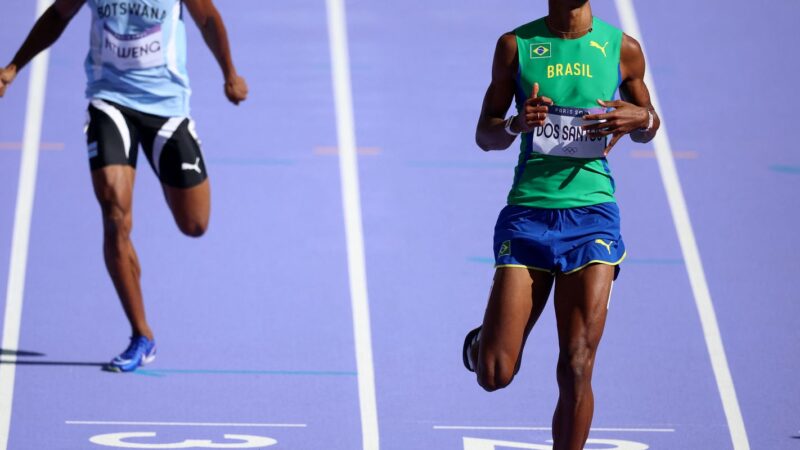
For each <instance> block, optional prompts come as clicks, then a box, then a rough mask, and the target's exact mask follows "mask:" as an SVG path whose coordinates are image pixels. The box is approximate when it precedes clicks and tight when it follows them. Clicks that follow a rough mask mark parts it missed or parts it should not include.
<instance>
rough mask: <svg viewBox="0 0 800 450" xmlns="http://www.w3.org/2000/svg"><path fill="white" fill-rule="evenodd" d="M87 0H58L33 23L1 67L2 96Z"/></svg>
mask: <svg viewBox="0 0 800 450" xmlns="http://www.w3.org/2000/svg"><path fill="white" fill-rule="evenodd" d="M85 2H86V0H56V1H55V3H54V4H53V5H51V6H50V7H49V8H47V10H46V11H45V12H44V14H42V16H41V17H39V19H38V20H37V21H36V24H34V25H33V28H32V29H31V32H30V33H28V37H27V38H26V39H25V42H23V43H22V46H21V47H20V48H19V50H18V51H17V54H16V55H14V59H13V60H11V63H10V64H8V65H7V66H6V67H4V68H2V69H0V97H2V96H3V95H4V94H5V93H6V89H8V85H10V84H11V82H12V81H14V78H16V76H17V72H19V71H20V70H22V68H23V67H25V65H27V64H28V63H29V62H30V61H31V60H32V59H33V58H34V57H35V56H36V55H38V54H39V52H41V51H43V50H45V49H47V48H48V47H50V46H51V45H53V43H54V42H56V41H57V40H58V38H59V36H61V33H62V32H63V31H64V29H65V28H67V25H68V24H69V22H70V20H72V18H73V17H74V16H75V14H76V13H77V12H78V10H79V9H81V6H83V4H84V3H85Z"/></svg>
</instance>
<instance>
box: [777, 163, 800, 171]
mask: <svg viewBox="0 0 800 450" xmlns="http://www.w3.org/2000/svg"><path fill="white" fill-rule="evenodd" d="M769 170H771V171H773V172H781V173H800V166H787V165H781V164H773V165H771V166H769Z"/></svg>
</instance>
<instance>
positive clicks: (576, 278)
mask: <svg viewBox="0 0 800 450" xmlns="http://www.w3.org/2000/svg"><path fill="white" fill-rule="evenodd" d="M614 272H615V267H614V266H610V265H606V264H590V265H588V266H586V267H584V268H583V269H580V270H578V271H576V272H572V273H569V274H563V273H562V274H558V275H557V277H556V289H555V299H554V303H555V310H556V323H557V326H558V341H559V348H560V350H561V352H562V356H564V355H565V352H566V354H570V355H572V354H576V353H579V352H586V351H589V352H591V353H593V352H594V351H595V350H596V349H597V346H598V345H599V343H600V338H601V337H602V335H603V329H604V328H605V323H606V315H607V312H608V300H609V296H610V294H611V283H612V282H613V280H614Z"/></svg>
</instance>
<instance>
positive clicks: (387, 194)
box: [0, 0, 800, 450]
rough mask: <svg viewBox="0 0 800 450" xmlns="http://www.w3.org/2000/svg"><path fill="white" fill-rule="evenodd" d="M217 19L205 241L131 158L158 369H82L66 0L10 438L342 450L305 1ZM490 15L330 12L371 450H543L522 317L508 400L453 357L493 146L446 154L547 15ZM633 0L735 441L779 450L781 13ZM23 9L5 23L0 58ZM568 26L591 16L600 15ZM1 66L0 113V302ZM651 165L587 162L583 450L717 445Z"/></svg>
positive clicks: (549, 390)
mask: <svg viewBox="0 0 800 450" xmlns="http://www.w3.org/2000/svg"><path fill="white" fill-rule="evenodd" d="M218 3H219V5H218V6H219V8H220V10H221V12H222V14H223V16H224V18H225V20H226V23H227V25H228V30H229V34H230V36H231V41H232V44H233V48H234V57H235V60H236V62H237V66H238V68H239V72H240V73H241V74H242V75H244V76H245V77H246V78H247V80H248V83H249V85H250V90H251V96H250V98H249V99H248V100H247V101H246V102H245V103H244V104H243V105H242V106H240V107H239V108H234V107H232V106H230V105H229V104H227V102H226V101H225V99H224V96H223V94H222V78H221V75H220V74H219V70H218V69H217V67H216V65H215V63H214V61H213V58H212V57H211V55H210V53H209V52H208V50H207V49H206V48H205V47H204V45H203V43H202V39H201V38H200V36H199V34H198V33H197V32H196V29H195V28H194V27H193V26H191V27H189V29H190V36H189V41H190V54H189V72H190V75H191V77H192V87H193V91H194V94H193V99H192V105H193V110H192V111H193V113H192V114H193V116H194V118H195V120H196V121H197V122H198V131H199V133H200V136H201V138H202V140H203V145H204V153H205V156H206V158H207V164H208V167H209V172H210V174H211V183H212V204H213V206H212V219H211V226H210V229H209V233H208V234H207V235H206V236H204V237H203V238H202V239H199V240H192V239H189V238H185V237H183V236H181V235H180V233H179V232H178V230H177V228H176V227H175V226H174V224H173V222H172V218H171V217H170V215H169V211H168V209H167V207H166V205H165V204H164V201H163V198H162V195H161V192H160V187H159V186H158V184H157V182H156V181H155V177H154V176H153V174H152V173H151V171H150V169H149V167H147V165H146V164H141V165H140V169H141V170H139V171H138V178H137V186H136V191H135V201H134V205H135V207H134V243H135V245H136V248H137V251H138V253H139V257H140V259H141V264H142V269H143V291H144V294H145V301H146V304H147V307H148V313H149V317H150V320H151V323H152V325H153V327H154V329H155V330H156V334H157V340H158V342H159V356H158V359H157V360H156V362H155V363H154V364H153V365H152V366H148V368H147V370H141V371H139V372H137V373H135V374H131V375H116V374H109V373H106V372H102V371H100V370H99V366H100V364H102V363H104V362H106V361H107V360H109V359H110V358H111V357H112V356H113V355H114V354H115V353H118V352H119V351H121V350H122V349H123V347H124V346H125V344H126V342H127V336H128V328H127V324H126V322H125V320H124V317H123V315H122V312H121V308H120V307H119V305H118V301H117V300H116V295H115V293H114V290H113V287H112V285H111V283H110V280H109V279H108V276H107V274H106V271H105V267H104V266H103V262H102V254H101V243H102V234H101V223H100V214H99V208H98V207H97V205H96V203H95V200H94V198H93V193H92V190H91V184H90V180H89V174H88V164H87V162H86V159H85V158H86V156H85V155H86V154H85V144H84V136H83V134H82V133H81V129H82V126H83V122H84V110H85V107H86V100H85V99H84V98H83V84H84V79H83V69H82V60H83V58H84V56H85V50H86V46H87V43H88V36H87V34H88V12H87V11H86V10H84V11H82V12H81V13H80V14H79V15H78V16H77V17H76V19H75V20H74V21H73V23H72V24H71V25H70V27H69V28H68V29H67V31H66V32H65V33H64V35H63V36H62V38H61V39H60V41H59V42H58V44H57V45H56V46H55V47H54V48H53V49H52V51H51V54H50V68H49V71H48V83H47V89H46V105H45V114H44V117H43V124H44V125H43V130H42V137H41V141H42V151H41V153H40V160H39V167H38V173H37V185H36V196H35V206H34V212H33V219H32V223H31V240H30V245H29V259H28V264H27V282H26V285H25V291H24V294H25V295H24V307H23V316H22V322H21V336H20V345H19V350H20V351H23V352H30V353H28V354H25V353H23V354H22V355H21V356H20V357H19V361H18V362H17V363H16V382H15V386H14V403H13V410H12V421H11V432H10V439H9V447H8V448H9V449H13V450H26V449H67V450H71V449H87V448H104V447H103V446H101V445H99V444H97V443H92V442H90V438H92V437H93V436H98V435H107V434H112V433H133V432H155V433H157V436H156V437H137V438H133V437H131V438H130V439H129V442H140V443H142V445H139V446H132V447H128V448H179V447H175V446H173V447H147V446H146V445H144V443H148V444H156V443H162V444H163V443H180V442H183V441H186V440H188V439H206V440H214V441H216V442H223V441H225V440H224V439H223V435H224V434H238V435H250V436H262V437H270V438H273V439H274V440H276V441H277V443H276V444H274V445H271V446H270V447H269V448H275V449H295V450H354V449H358V448H361V445H362V444H361V442H362V441H361V439H362V438H361V434H362V430H361V418H360V410H359V389H358V375H359V374H358V370H357V367H356V357H355V351H354V345H355V343H354V337H353V328H354V323H353V318H352V312H351V303H350V290H349V286H348V267H347V248H346V242H345V230H344V225H343V210H342V200H341V195H340V178H339V161H338V157H337V156H336V154H335V151H331V149H332V148H333V147H335V146H336V145H337V135H336V115H335V109H334V107H335V105H334V98H333V91H332V88H331V70H332V62H331V57H330V52H329V42H328V22H327V18H326V9H325V2H323V1H322V0H314V1H312V0H295V1H291V2H280V3H276V2H264V1H259V0H240V1H237V2H218ZM504 5H505V7H506V8H507V9H506V10H505V11H498V10H497V9H498V7H497V5H489V4H487V3H486V2H480V1H476V0H468V1H454V0H442V1H439V2H430V1H421V0H404V1H402V2H367V1H361V0H353V1H348V2H347V15H348V23H347V25H348V33H349V46H350V60H351V61H350V62H351V65H350V67H351V77H352V85H353V100H354V106H355V125H356V135H357V141H358V144H359V147H360V148H361V151H360V153H359V154H360V156H359V165H360V178H361V180H360V182H361V207H362V214H363V225H364V240H365V246H366V255H365V256H366V267H367V280H368V287H369V302H370V303H369V305H370V312H371V328H372V341H371V345H372V348H373V351H374V369H375V383H376V389H377V414H378V423H379V432H380V439H381V448H382V449H386V450H392V449H396V450H409V449H411V450H429V449H430V450H449V449H463V450H488V449H491V448H496V449H497V450H501V449H507V448H508V449H510V448H529V449H544V448H546V444H547V440H548V439H549V434H550V433H549V431H548V430H547V429H546V427H547V426H548V425H549V423H550V417H551V414H552V409H553V406H554V404H555V400H556V395H557V392H556V384H555V362H556V356H557V354H556V351H557V345H556V336H555V327H554V320H553V312H552V309H551V308H548V309H547V310H546V312H545V314H544V315H543V318H542V319H541V320H540V323H539V324H538V325H537V328H536V329H535V330H534V331H533V333H532V334H531V337H530V339H529V341H528V345H527V347H526V352H525V357H524V360H523V363H522V371H521V372H520V375H519V376H518V377H517V378H516V380H515V381H514V383H513V384H512V385H511V386H510V387H509V388H507V389H505V390H503V391H500V392H497V393H493V394H487V393H485V392H483V391H482V390H481V389H480V388H479V387H478V386H477V384H476V383H475V379H474V375H472V374H469V373H467V372H466V371H465V370H464V369H463V367H462V366H461V361H460V357H461V356H460V347H461V343H462V339H463V336H464V333H465V332H466V331H467V330H469V329H470V328H472V327H474V326H475V325H476V324H477V323H478V322H479V321H480V319H481V317H482V314H483V308H484V306H485V300H486V296H487V294H488V290H489V284H490V280H491V276H492V273H493V269H492V259H491V257H492V254H491V248H492V241H491V235H492V227H493V225H494V221H495V219H496V216H497V213H498V212H499V210H500V208H501V207H502V205H503V202H504V200H505V194H506V192H507V189H508V186H509V185H510V182H511V178H512V173H513V172H512V171H513V166H514V164H515V161H516V156H517V155H516V150H515V148H516V147H512V149H511V150H509V151H507V152H498V153H492V154H485V153H483V152H481V151H480V150H478V149H477V147H476V146H475V144H474V141H473V130H474V126H475V121H476V119H477V116H478V112H479V108H480V103H481V100H482V97H483V94H484V91H485V88H486V86H487V84H488V81H489V75H490V63H491V58H492V52H493V50H494V45H495V42H496V40H497V38H498V37H499V36H500V34H501V33H502V32H504V31H507V30H510V29H512V28H513V27H514V26H516V25H519V24H520V23H523V22H525V21H528V20H532V19H534V18H537V17H540V16H542V15H544V14H545V13H546V2H544V1H543V0H542V1H539V2H526V1H522V0H513V1H511V2H510V3H509V2H506V3H504ZM636 7H637V12H638V17H639V21H640V24H641V27H642V32H643V39H644V43H645V45H646V48H647V51H648V56H649V59H650V64H651V65H650V67H649V68H648V69H649V70H650V71H651V72H652V74H653V76H654V77H655V81H656V83H657V89H658V93H659V97H660V99H661V102H662V111H660V113H661V115H662V117H663V118H664V119H665V121H666V123H667V125H668V126H669V131H670V140H671V143H672V146H673V149H674V151H675V155H676V158H677V159H676V162H677V166H678V171H679V174H680V179H681V182H682V185H683V190H684V195H685V197H686V200H687V203H688V208H689V213H690V214H691V219H692V225H693V227H694V231H695V233H696V237H697V241H698V247H699V251H700V254H701V256H702V258H703V262H704V267H705V274H706V277H707V279H708V284H709V287H710V291H711V296H712V299H713V301H714V306H715V308H716V312H717V318H718V320H719V327H720V331H721V335H722V339H723V342H724V345H725V350H726V353H727V357H728V362H729V365H730V370H731V374H732V377H733V381H734V384H735V387H736V393H737V396H738V400H739V404H740V406H741V411H742V415H743V418H744V422H745V426H746V429H747V433H748V436H749V441H750V446H751V448H753V449H754V450H761V449H768V450H773V449H777V450H782V449H800V439H798V437H797V435H798V434H800V431H798V430H800V384H798V383H797V382H796V380H797V373H798V370H800V359H798V357H797V355H798V348H800V327H798V326H797V317H800V303H798V301H797V299H798V295H797V294H796V292H798V290H799V289H800V277H798V274H800V263H798V262H797V261H798V260H797V255H798V254H800V241H798V240H796V239H794V238H793V236H794V234H795V228H796V226H795V222H794V220H797V218H798V212H797V211H798V206H800V205H798V203H797V200H795V199H794V194H795V193H796V192H798V190H799V189H800V156H798V153H797V151H796V149H795V148H794V145H787V143H792V142H793V141H794V136H793V134H792V130H793V122H794V121H795V114H794V106H795V105H796V104H797V103H798V101H800V98H798V94H797V90H796V88H795V85H796V82H795V78H796V74H797V73H800V62H798V60H797V58H795V57H793V56H791V52H790V51H787V50H786V49H794V48H795V47H796V46H797V44H800V39H799V38H798V37H797V34H796V32H795V30H794V28H793V27H794V25H795V22H796V19H797V17H798V16H800V6H798V4H797V3H796V2H793V1H789V0H782V1H774V2H768V3H767V4H766V5H765V4H758V6H756V3H753V2H745V1H742V0H737V1H734V2H705V3H703V2H688V1H685V0H679V1H674V2H645V1H641V0H640V1H638V2H637V3H636ZM33 9H34V8H33V5H32V4H31V5H29V4H28V3H24V2H17V3H16V4H14V5H13V6H8V5H6V6H5V9H4V13H3V16H2V18H0V58H6V59H8V58H10V56H11V55H12V54H13V52H14V51H15V50H16V48H17V46H18V45H19V43H20V42H21V40H22V39H23V37H24V36H25V34H26V33H27V31H28V30H29V28H30V26H31V25H32V23H33V20H34V11H33ZM520 11H525V12H524V14H521V13H520ZM720 11H724V12H721V13H720ZM594 13H595V14H596V15H597V16H599V17H601V18H603V19H605V20H607V21H609V22H611V23H614V24H619V19H618V12H617V11H616V9H614V4H613V2H596V4H595V5H594ZM712 18H715V19H713V20H712ZM28 75H29V73H28V71H26V72H23V74H22V75H21V76H20V77H19V78H18V80H17V81H16V82H15V84H14V85H13V86H12V87H11V89H10V90H9V92H8V94H7V96H6V97H5V98H3V99H2V100H0V211H3V212H2V213H0V288H2V290H0V292H2V293H3V294H4V293H5V292H6V289H5V288H6V283H7V276H6V274H7V273H8V269H9V258H8V256H7V255H9V253H10V248H11V234H12V228H13V221H14V208H15V199H16V192H17V180H18V176H19V162H20V151H19V142H20V141H21V140H22V130H23V128H24V123H25V114H24V112H25V110H26V95H27V85H28ZM652 150H653V147H652V145H644V146H634V145H633V144H631V143H630V142H629V141H628V140H627V139H625V140H623V143H622V144H621V145H620V146H618V147H617V148H616V149H615V150H614V152H613V153H612V156H611V157H610V160H611V165H612V169H613V171H614V174H615V177H616V181H617V186H618V192H617V194H618V200H619V203H620V207H621V210H622V216H623V234H624V236H625V241H626V245H627V247H628V249H629V259H628V260H627V261H626V262H625V263H624V265H623V270H622V274H621V276H620V279H619V282H618V283H617V284H616V285H615V288H614V296H613V300H612V303H611V308H610V314H609V319H608V324H607V327H606V333H605V335H604V338H603V343H602V345H601V349H600V352H599V355H598V361H597V367H596V370H595V374H594V380H595V381H594V386H595V393H596V413H595V419H594V426H595V427H596V428H597V429H596V430H595V431H593V432H592V434H591V436H590V438H591V439H610V440H617V441H629V442H638V443H642V444H644V445H645V447H641V446H640V447H635V446H633V447H630V445H632V444H627V445H629V447H624V446H623V444H622V443H618V444H617V445H618V447H616V448H620V449H626V448H627V449H628V450H633V449H635V448H641V449H643V448H648V446H649V448H652V449H712V450H716V449H728V448H732V446H731V438H730V433H729V429H728V424H727V421H726V416H725V413H724V411H723V407H722V403H721V401H720V394H719V391H718V388H717V384H716V382H715V378H714V374H713V372H712V366H711V362H710V360H709V354H708V351H707V349H706V345H705V341H704V338H703V330H702V328H701V322H700V319H699V316H698V312H697V308H696V306H695V301H694V297H693V293H692V289H691V286H690V283H689V278H688V277H687V271H686V267H685V265H684V260H683V254H682V252H681V248H680V246H679V242H678V237H677V235H676V232H675V227H674V226H673V222H672V216H671V213H670V208H669V205H668V203H667V198H666V196H665V192H664V187H663V185H662V182H661V177H660V174H659V169H658V166H657V164H656V160H655V158H654V157H653V155H652ZM5 300H6V298H5V295H3V296H0V308H1V307H4V302H5ZM0 311H3V309H0ZM0 326H2V322H0ZM0 382H2V380H0ZM75 421H79V422H80V421H89V422H93V423H75ZM97 422H124V423H117V424H99V423H97ZM131 422H135V423H131ZM152 422H158V423H159V424H155V423H152ZM165 423H172V425H169V426H167V425H166V424H165ZM199 424H205V425H209V424H216V425H213V426H199ZM245 424H250V425H254V424H259V425H261V426H258V427H256V426H244V425H245ZM453 427H455V428H453ZM480 427H500V428H508V427H518V428H520V429H491V430H490V429H481V428H480ZM468 438H472V439H468ZM480 439H483V440H489V441H491V440H494V441H507V442H515V443H517V444H508V443H507V444H504V445H500V444H498V445H496V447H492V446H487V445H489V444H485V443H484V444H481V443H480V442H481V441H479V440H480ZM227 442H228V443H231V442H234V441H233V440H228V441H227ZM265 442H266V441H265ZM264 445H267V444H262V445H259V446H258V447H255V446H254V447H238V448H261V447H263V446H264ZM481 445H483V446H481ZM515 445H516V446H515ZM525 445H527V446H525ZM180 448H210V447H208V446H206V447H203V446H202V445H199V444H198V445H195V446H185V447H180ZM230 448H234V447H230ZM587 448H597V449H601V448H605V449H610V448H615V447H614V445H611V444H608V445H605V446H603V445H599V444H595V446H594V447H587Z"/></svg>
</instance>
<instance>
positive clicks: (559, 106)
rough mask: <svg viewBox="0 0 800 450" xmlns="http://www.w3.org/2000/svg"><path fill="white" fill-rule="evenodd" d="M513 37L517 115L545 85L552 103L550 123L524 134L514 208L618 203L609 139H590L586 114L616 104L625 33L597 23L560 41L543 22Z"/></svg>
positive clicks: (525, 27) (511, 199) (510, 197)
mask: <svg viewBox="0 0 800 450" xmlns="http://www.w3.org/2000/svg"><path fill="white" fill-rule="evenodd" d="M514 34H515V35H516V38H517V49H518V53H519V72H518V74H517V82H516V84H517V93H516V105H517V112H518V113H519V112H520V111H521V110H522V107H523V105H524V103H525V100H527V99H528V98H529V97H530V95H531V93H532V91H533V84H534V82H538V83H539V95H541V96H546V97H550V98H551V99H553V103H554V105H553V106H551V107H550V108H549V111H548V115H547V116H548V118H547V122H546V123H545V125H544V126H542V127H537V128H536V129H535V130H533V131H532V132H530V133H524V134H523V135H522V143H521V146H520V147H521V149H520V150H521V151H520V156H519V161H518V164H517V167H516V169H515V177H514V184H513V186H512V187H511V191H510V192H509V194H508V204H510V205H523V206H530V207H535V208H559V209H561V208H575V207H580V206H588V205H595V204H598V203H605V202H614V201H615V199H614V179H613V177H612V176H611V171H610V169H609V167H608V162H607V161H606V158H605V157H603V155H602V150H603V149H604V148H605V145H606V138H601V139H589V137H588V136H587V135H586V133H585V132H583V130H581V128H580V125H581V124H585V123H586V122H585V121H583V120H582V119H581V118H580V117H581V116H583V115H584V114H590V113H597V112H603V111H604V109H603V108H602V107H601V106H600V105H598V104H597V100H598V99H601V100H612V99H613V98H614V95H615V93H616V91H617V88H618V86H619V84H620V69H619V63H620V47H621V44H622V31H620V30H619V29H617V28H615V27H613V26H611V25H609V24H607V23H605V22H603V21H602V20H599V19H597V18H595V19H593V25H592V30H591V31H590V32H589V33H588V34H586V35H585V36H582V37H580V38H578V39H561V38H558V37H556V36H554V35H553V34H552V33H551V32H550V31H549V29H548V28H547V25H546V24H545V20H544V18H542V19H539V20H536V21H534V22H531V23H528V24H526V25H523V26H521V27H519V28H517V29H516V30H514Z"/></svg>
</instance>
